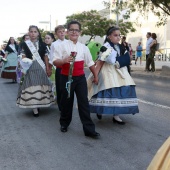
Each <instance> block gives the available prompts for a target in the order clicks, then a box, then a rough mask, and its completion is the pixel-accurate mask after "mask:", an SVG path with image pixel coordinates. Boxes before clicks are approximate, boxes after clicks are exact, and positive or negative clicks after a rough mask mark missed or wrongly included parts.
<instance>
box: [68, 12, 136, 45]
mask: <svg viewBox="0 0 170 170" xmlns="http://www.w3.org/2000/svg"><path fill="white" fill-rule="evenodd" d="M66 19H67V21H66V24H67V23H68V22H70V21H72V20H76V21H79V22H80V23H81V25H82V35H89V36H90V39H89V42H90V41H91V39H93V38H95V37H96V36H101V37H103V36H104V35H106V31H107V29H108V28H109V27H110V26H113V25H116V21H114V20H111V19H107V18H105V17H102V16H101V15H100V14H99V13H98V12H97V11H96V10H91V11H84V12H82V13H79V14H72V15H71V16H67V17H66ZM119 27H120V31H121V34H123V35H126V34H127V33H128V32H134V31H135V28H134V27H133V24H132V23H131V22H126V23H124V22H123V20H120V24H119Z"/></svg>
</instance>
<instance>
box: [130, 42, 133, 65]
mask: <svg viewBox="0 0 170 170" xmlns="http://www.w3.org/2000/svg"><path fill="white" fill-rule="evenodd" d="M129 54H130V65H132V60H133V56H132V54H133V49H132V46H131V44H129Z"/></svg>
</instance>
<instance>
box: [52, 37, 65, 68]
mask: <svg viewBox="0 0 170 170" xmlns="http://www.w3.org/2000/svg"><path fill="white" fill-rule="evenodd" d="M65 41H68V40H66V39H64V40H63V41H62V40H60V39H58V40H56V41H55V42H53V43H52V44H51V47H50V54H49V63H50V64H51V65H52V64H53V58H54V51H55V49H56V48H57V46H58V45H59V44H61V43H62V42H65Z"/></svg>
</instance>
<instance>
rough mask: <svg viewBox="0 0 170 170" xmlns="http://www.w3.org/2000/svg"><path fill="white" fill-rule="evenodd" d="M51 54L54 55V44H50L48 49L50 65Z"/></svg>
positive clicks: (51, 62) (51, 60)
mask: <svg viewBox="0 0 170 170" xmlns="http://www.w3.org/2000/svg"><path fill="white" fill-rule="evenodd" d="M53 54H54V44H53V43H52V44H51V48H50V55H49V63H50V64H51V65H52V64H53Z"/></svg>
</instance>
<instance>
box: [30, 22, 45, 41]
mask: <svg viewBox="0 0 170 170" xmlns="http://www.w3.org/2000/svg"><path fill="white" fill-rule="evenodd" d="M31 28H35V29H36V30H37V31H38V33H39V36H38V40H39V41H40V42H43V41H42V38H41V33H40V30H39V29H38V27H37V26H36V25H30V26H29V29H28V30H29V31H30V30H31Z"/></svg>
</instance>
